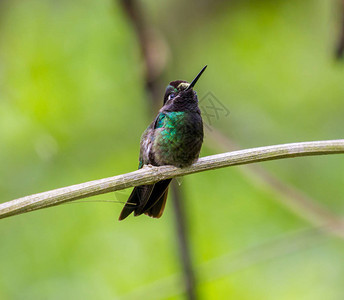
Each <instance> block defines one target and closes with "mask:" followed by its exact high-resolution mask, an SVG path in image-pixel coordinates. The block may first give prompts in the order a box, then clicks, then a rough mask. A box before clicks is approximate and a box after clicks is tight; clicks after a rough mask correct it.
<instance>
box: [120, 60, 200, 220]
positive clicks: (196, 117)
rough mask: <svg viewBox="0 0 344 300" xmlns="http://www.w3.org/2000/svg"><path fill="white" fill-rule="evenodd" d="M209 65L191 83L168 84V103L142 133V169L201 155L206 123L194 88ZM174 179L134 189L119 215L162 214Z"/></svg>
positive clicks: (177, 163)
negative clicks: (203, 121)
mask: <svg viewBox="0 0 344 300" xmlns="http://www.w3.org/2000/svg"><path fill="white" fill-rule="evenodd" d="M205 68H206V66H205V67H204V68H203V69H202V70H201V72H200V73H199V74H198V75H197V76H196V78H195V79H194V80H193V81H192V82H191V83H190V84H189V83H188V82H186V81H183V80H177V81H172V82H170V84H169V85H168V86H167V88H166V92H165V95H164V105H163V107H162V108H161V109H160V111H159V113H158V115H157V116H156V118H155V119H154V121H153V122H152V123H151V124H150V125H149V126H148V128H147V129H146V131H145V132H144V133H143V135H142V137H141V143H140V159H139V161H140V163H139V169H140V168H142V167H143V166H144V165H149V164H150V165H153V166H163V165H173V166H176V167H180V168H183V167H187V166H190V165H191V164H192V163H193V162H195V161H196V160H197V159H198V156H199V153H200V150H201V146H202V143H203V123H202V117H201V111H200V109H199V107H198V99H197V95H196V92H195V91H194V90H193V87H194V85H195V84H196V82H197V80H198V79H199V77H200V76H201V74H202V73H203V71H204V70H205ZM170 182H171V179H166V180H161V181H159V182H157V183H155V184H151V185H141V186H137V187H135V188H134V189H133V191H132V193H131V195H130V196H129V199H128V201H127V202H126V204H125V205H124V208H123V210H122V212H121V214H120V216H119V220H123V219H125V218H126V217H127V216H129V215H130V214H131V213H132V212H134V216H139V215H141V214H146V215H148V216H150V217H153V218H160V217H161V215H162V213H163V211H164V208H165V204H166V199H167V193H168V185H169V183H170Z"/></svg>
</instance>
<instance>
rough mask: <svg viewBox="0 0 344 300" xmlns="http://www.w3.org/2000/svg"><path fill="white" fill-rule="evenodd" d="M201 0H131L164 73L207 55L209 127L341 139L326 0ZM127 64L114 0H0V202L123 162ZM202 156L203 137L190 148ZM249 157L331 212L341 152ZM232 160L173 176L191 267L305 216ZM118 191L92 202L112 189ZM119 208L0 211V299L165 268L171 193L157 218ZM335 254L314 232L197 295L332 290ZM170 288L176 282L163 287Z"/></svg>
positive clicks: (252, 141)
mask: <svg viewBox="0 0 344 300" xmlns="http://www.w3.org/2000/svg"><path fill="white" fill-rule="evenodd" d="M209 3H210V2H207V1H204V0H203V1H200V2H196V1H189V2H184V1H179V0H178V1H160V2H156V1H147V2H144V1H142V3H141V4H142V6H143V8H144V11H145V12H146V14H147V16H146V17H147V20H149V21H150V22H151V23H152V24H153V25H154V26H155V27H156V28H157V29H159V30H160V31H161V33H162V34H163V35H164V37H165V39H166V41H167V42H168V44H169V46H170V47H171V49H170V52H171V59H170V62H169V66H168V70H169V72H168V76H166V83H168V81H170V80H175V79H186V80H190V79H191V78H193V76H194V75H195V74H196V73H197V72H198V71H199V69H200V67H202V66H203V65H204V64H208V66H209V67H208V69H207V71H206V73H205V74H204V76H203V77H202V79H201V81H200V84H199V85H198V87H197V92H198V95H199V98H202V95H205V94H206V93H207V92H208V91H211V92H212V93H213V94H214V95H215V96H216V97H217V98H218V99H219V100H220V101H221V103H223V104H224V105H225V106H226V107H227V108H228V109H229V110H230V115H229V117H222V118H220V119H219V120H217V121H216V122H215V124H213V126H214V127H216V128H219V129H221V130H222V131H223V132H225V133H226V135H228V136H229V137H231V138H232V139H234V140H236V141H237V142H238V143H240V144H241V147H242V148H247V147H254V146H260V145H270V144H278V143H285V142H296V141H309V140H321V139H336V138H341V137H342V129H343V128H344V118H343V113H344V102H343V97H344V84H343V80H344V70H343V65H342V64H341V63H338V62H335V61H334V59H333V47H334V45H335V43H336V36H337V33H338V30H339V25H338V22H339V19H340V18H339V15H338V13H337V10H338V3H337V2H336V1H320V0H305V1H296V0H293V1H229V2H226V1H214V3H213V5H212V6H211V8H210V7H209V5H210V4H209ZM142 66H143V64H142V61H141V56H140V52H139V47H138V44H137V41H136V37H135V35H134V31H133V28H132V26H131V24H130V23H129V22H128V20H127V19H126V16H125V15H124V13H123V11H122V10H121V7H120V5H119V3H117V2H116V1H90V0H87V1H42V0H27V1H19V0H14V1H2V3H1V21H0V144H1V148H0V164H1V169H0V174H1V176H0V178H1V181H0V195H1V201H2V202H5V201H8V200H10V199H14V198H16V197H20V196H25V195H28V194H32V193H37V192H40V191H45V190H49V189H54V188H57V187H61V186H67V185H71V184H74V183H80V182H83V181H88V180H92V179H97V178H102V177H107V176H112V175H117V174H121V173H125V172H129V171H132V170H134V169H136V168H137V157H138V145H139V139H140V135H141V133H142V132H143V130H144V129H145V127H146V126H147V124H148V123H149V121H150V120H149V118H148V115H149V114H148V112H149V108H148V107H147V103H148V102H147V99H146V97H147V96H146V93H145V91H144V82H143V79H142V74H143V72H142ZM206 134H207V135H211V134H212V133H211V131H207V133H206ZM206 142H207V138H206ZM212 153H213V152H212V151H211V150H210V149H209V148H208V147H207V145H206V144H205V147H204V148H203V150H202V155H203V156H204V155H208V154H212ZM262 165H263V166H264V167H266V168H267V169H268V170H270V171H271V172H272V173H273V174H275V175H276V176H277V177H278V178H281V179H283V180H284V181H285V182H286V183H288V184H290V185H293V186H296V187H298V188H300V189H301V190H303V191H305V192H306V193H307V194H308V195H310V196H312V197H313V198H314V199H315V201H319V202H321V203H323V204H324V205H325V206H327V207H329V208H331V209H332V210H333V211H336V212H338V213H341V212H342V213H343V214H344V205H343V203H344V201H343V200H344V198H343V194H342V191H341V190H342V187H343V185H344V176H343V172H344V171H343V170H344V161H343V158H342V156H331V157H325V156H323V157H313V158H298V159H290V160H279V161H275V162H269V163H262ZM238 168H239V167H235V168H227V169H222V170H217V171H212V172H203V173H200V174H196V175H192V176H188V177H186V178H184V179H183V183H182V188H184V189H185V193H186V195H187V203H186V207H187V213H188V216H189V218H190V219H189V223H190V224H189V225H190V231H191V237H192V240H191V242H192V249H193V252H194V253H193V254H194V261H195V264H196V266H201V265H202V264H203V263H204V262H209V261H211V260H212V259H214V258H217V257H220V256H221V255H224V254H227V253H235V252H240V251H243V250H245V249H247V248H251V247H254V246H255V245H261V244H264V243H265V242H267V241H271V240H273V239H275V238H278V237H280V236H284V235H285V234H286V233H290V232H294V231H298V230H300V229H302V228H307V227H309V226H310V225H309V224H307V223H306V222H305V221H303V220H302V219H300V218H299V217H296V216H295V215H294V214H293V213H291V212H289V211H288V210H287V209H285V208H284V207H281V206H280V205H279V204H278V202H276V201H275V199H274V197H275V196H274V195H273V194H272V193H270V192H269V191H268V190H266V188H263V187H261V188H260V187H257V186H255V185H254V184H252V182H250V180H249V179H248V178H247V177H245V176H243V175H242V174H241V173H240V172H239V171H238ZM129 192H130V191H123V192H117V193H114V194H107V195H103V196H100V197H95V199H107V200H118V201H125V200H126V198H127V196H128V194H129ZM120 209H121V205H120V204H106V203H104V204H101V203H90V204H70V205H61V206H59V207H54V208H50V209H44V210H42V211H37V212H33V213H28V214H25V215H22V216H17V217H13V218H8V219H4V220H1V226H0V237H1V247H0V299H61V298H62V297H63V298H64V299H116V298H121V295H123V294H126V293H131V292H133V291H135V290H136V289H137V288H144V287H145V285H149V284H151V283H153V282H155V281H158V280H160V279H162V278H165V277H166V278H168V277H169V276H171V275H173V274H176V273H179V272H180V266H179V262H178V255H177V247H176V245H175V237H174V232H173V226H172V224H171V223H172V222H173V218H172V215H171V214H172V209H171V207H170V205H168V207H167V209H166V212H165V214H164V216H163V217H162V218H161V219H160V220H153V219H150V218H146V217H144V216H143V217H140V218H128V220H126V221H125V222H122V223H118V222H117V217H118V214H119V212H120ZM343 250H344V244H343V241H341V240H337V239H334V238H323V239H322V240H321V242H320V243H316V244H315V245H313V246H312V247H308V248H307V249H306V250H303V251H297V252H296V253H294V254H293V255H289V256H281V257H277V258H275V259H274V260H271V261H268V262H264V263H259V264H258V263H253V264H252V265H250V266H249V267H248V268H245V269H244V270H239V271H238V272H234V273H231V274H228V275H227V276H225V277H222V278H217V279H214V280H210V281H208V282H203V283H201V284H200V290H199V293H200V295H201V296H203V298H207V299H224V297H225V298H226V299H228V298H230V297H232V298H233V299H312V300H314V299H324V298H326V299H340V298H341V295H343V293H344V288H343V285H342V282H341V278H343V276H344V258H343V255H342V253H343ZM200 277H201V276H200ZM179 293H180V287H176V288H175V289H174V296H173V295H172V296H171V297H170V298H169V299H179V298H180V297H181V296H180V295H178V294H179ZM157 294H158V295H159V291H158V292H157ZM162 294H163V291H162ZM143 298H145V299H154V298H163V296H161V297H159V296H156V297H155V296H154V297H153V296H152V295H145V297H143ZM141 299H142V297H141Z"/></svg>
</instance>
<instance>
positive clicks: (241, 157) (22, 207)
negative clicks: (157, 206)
mask: <svg viewBox="0 0 344 300" xmlns="http://www.w3.org/2000/svg"><path fill="white" fill-rule="evenodd" d="M336 153H344V139H341V140H329V141H315V142H301V143H291V144H283V145H275V146H266V147H259V148H252V149H245V150H239V151H233V152H227V153H222V154H217V155H212V156H207V157H203V158H200V159H199V160H198V161H197V162H196V163H194V164H193V165H192V166H190V167H187V168H183V169H181V168H176V167H174V166H161V167H153V166H148V167H145V168H142V169H140V170H137V171H135V172H131V173H127V174H123V175H117V176H114V177H109V178H104V179H99V180H94V181H89V182H85V183H81V184H76V185H72V186H68V187H63V188H59V189H56V190H51V191H48V192H43V193H39V194H35V195H31V196H26V197H23V198H19V199H15V200H12V201H9V202H5V203H2V204H0V218H5V217H9V216H13V215H18V214H21V213H25V212H28V211H32V210H37V209H41V208H44V207H50V206H55V205H58V204H61V203H64V202H67V201H72V200H76V199H81V198H86V197H90V196H94V195H100V194H104V193H109V192H113V191H118V190H122V189H125V188H128V187H132V186H138V185H142V184H151V183H154V182H156V181H159V180H163V179H167V178H174V177H178V176H183V175H188V174H193V173H197V172H202V171H207V170H214V169H219V168H223V167H229V166H236V165H244V164H249V163H254V162H260V161H267V160H276V159H283V158H291V157H298V156H312V155H323V154H336Z"/></svg>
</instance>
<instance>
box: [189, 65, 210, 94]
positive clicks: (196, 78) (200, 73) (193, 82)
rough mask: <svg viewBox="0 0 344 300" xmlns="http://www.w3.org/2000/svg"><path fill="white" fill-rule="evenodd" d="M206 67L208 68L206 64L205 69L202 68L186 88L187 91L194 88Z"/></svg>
mask: <svg viewBox="0 0 344 300" xmlns="http://www.w3.org/2000/svg"><path fill="white" fill-rule="evenodd" d="M206 68H207V65H205V66H204V67H203V69H202V70H201V72H199V73H198V75H197V76H196V77H195V79H194V80H192V82H191V83H190V85H189V86H188V87H187V88H186V89H185V90H186V91H188V90H190V89H192V88H193V87H194V86H195V84H196V82H197V80H198V79H199V78H200V77H201V75H202V73H203V72H204V70H205V69H206Z"/></svg>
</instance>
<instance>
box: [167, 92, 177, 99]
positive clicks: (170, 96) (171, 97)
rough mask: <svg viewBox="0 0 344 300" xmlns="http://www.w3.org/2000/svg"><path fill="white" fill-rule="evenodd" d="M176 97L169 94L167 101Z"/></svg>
mask: <svg viewBox="0 0 344 300" xmlns="http://www.w3.org/2000/svg"><path fill="white" fill-rule="evenodd" d="M175 96H176V95H175V94H174V93H171V94H169V95H168V98H167V99H168V100H171V99H173V98H174V97H175Z"/></svg>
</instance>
